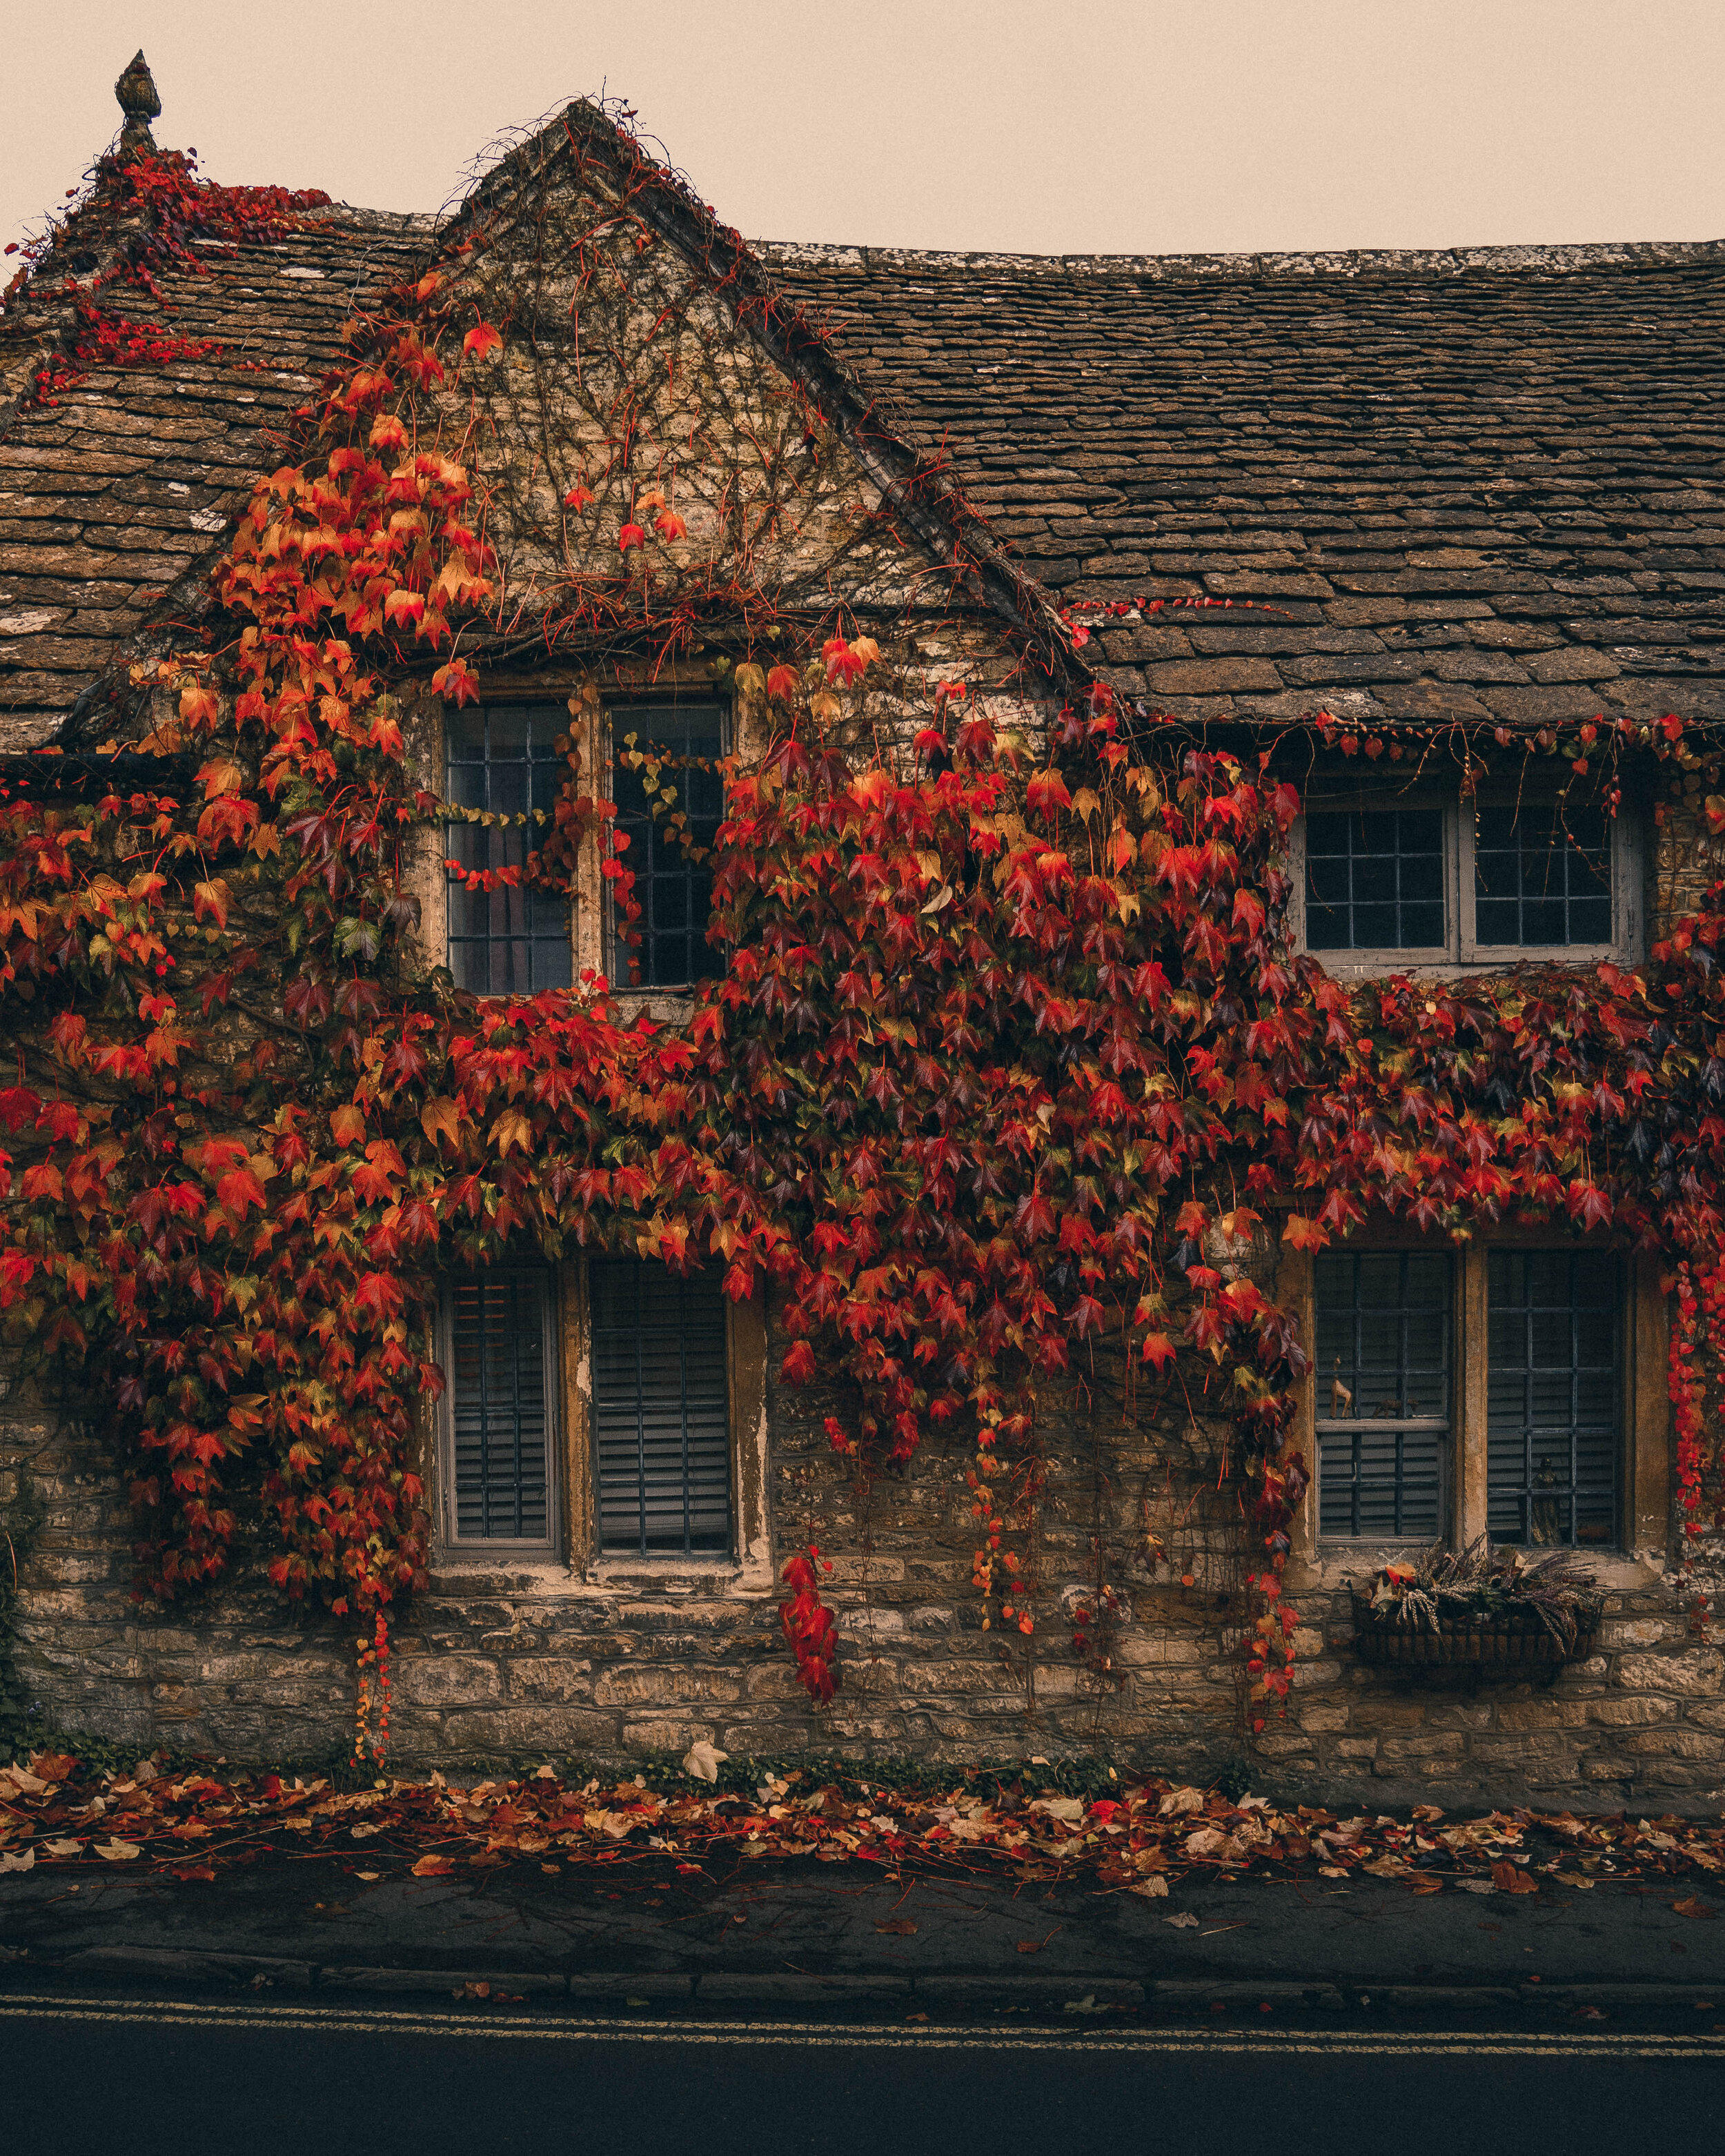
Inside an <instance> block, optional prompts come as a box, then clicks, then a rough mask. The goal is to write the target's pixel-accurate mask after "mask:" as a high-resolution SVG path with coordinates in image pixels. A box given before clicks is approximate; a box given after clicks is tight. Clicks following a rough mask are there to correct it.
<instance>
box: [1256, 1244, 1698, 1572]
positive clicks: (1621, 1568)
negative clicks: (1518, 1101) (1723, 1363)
mask: <svg viewBox="0 0 1725 2156" xmlns="http://www.w3.org/2000/svg"><path fill="white" fill-rule="evenodd" d="M1348 1240H1349V1242H1350V1243H1352V1244H1354V1245H1358V1246H1359V1247H1362V1248H1365V1249H1370V1250H1420V1249H1424V1250H1432V1249H1433V1248H1435V1247H1442V1245H1435V1243H1434V1241H1433V1239H1431V1238H1430V1237H1423V1238H1422V1237H1420V1236H1419V1235H1414V1234H1412V1233H1409V1231H1408V1230H1406V1229H1404V1228H1402V1227H1400V1226H1399V1224H1395V1223H1390V1222H1381V1221H1380V1222H1373V1223H1371V1224H1368V1225H1367V1226H1366V1227H1365V1228H1363V1229H1359V1230H1357V1231H1356V1233H1355V1235H1353V1236H1352V1237H1350V1238H1349V1239H1348ZM1569 1241H1570V1239H1568V1238H1566V1237H1564V1236H1563V1235H1562V1234H1561V1233H1560V1232H1554V1231H1553V1230H1552V1229H1543V1230H1541V1229H1514V1228H1506V1229H1497V1230H1494V1231H1492V1232H1491V1235H1489V1237H1487V1236H1486V1235H1481V1236H1478V1237H1476V1238H1474V1239H1471V1240H1469V1241H1467V1242H1465V1243H1455V1244H1450V1245H1448V1250H1449V1255H1450V1260H1451V1276H1450V1279H1451V1292H1452V1294H1453V1295H1454V1296H1455V1319H1454V1323H1453V1327H1452V1332H1451V1337H1452V1340H1453V1342H1454V1346H1453V1348H1452V1354H1453V1357H1454V1364H1453V1375H1452V1378H1451V1385H1450V1419H1451V1430H1452V1434H1451V1438H1450V1471H1449V1473H1448V1476H1447V1478H1446V1487H1447V1491H1448V1502H1447V1505H1446V1507H1445V1512H1446V1517H1445V1532H1444V1535H1443V1537H1442V1538H1443V1539H1444V1540H1445V1542H1446V1543H1449V1544H1450V1547H1452V1548H1466V1547H1467V1546H1468V1545H1469V1544H1470V1543H1473V1542H1475V1541H1476V1540H1477V1539H1478V1538H1479V1537H1481V1535H1483V1534H1484V1533H1485V1532H1486V1517H1487V1509H1486V1468H1487V1458H1488V1455H1487V1450H1486V1433H1487V1428H1488V1421H1489V1400H1488V1393H1487V1388H1488V1377H1489V1370H1488V1365H1487V1362H1486V1354H1487V1342H1488V1338H1489V1332H1488V1319H1487V1276H1488V1260H1489V1257H1490V1255H1491V1252H1492V1251H1493V1250H1553V1249H1563V1248H1566V1247H1568V1246H1569ZM1592 1247H1596V1248H1609V1249H1613V1250H1617V1251H1618V1252H1619V1255H1620V1263H1621V1266H1622V1291H1621V1292H1622V1301H1621V1305H1620V1311H1621V1315H1620V1324H1621V1327H1622V1331H1621V1333H1620V1341H1621V1355H1620V1381H1619V1382H1620V1393H1619V1399H1620V1409H1619V1426H1618V1453H1617V1528H1616V1539H1615V1543H1613V1544H1611V1545H1609V1546H1604V1545H1599V1546H1596V1545H1594V1544H1590V1543H1584V1544H1580V1545H1577V1546H1576V1547H1575V1549H1574V1554H1575V1555H1576V1556H1577V1557H1578V1558H1579V1559H1580V1560H1581V1561H1582V1562H1583V1563H1586V1564H1588V1565H1589V1566H1591V1567H1592V1568H1594V1570H1595V1572H1596V1573H1598V1574H1599V1578H1601V1580H1602V1582H1604V1584H1607V1585H1609V1586H1618V1587H1630V1586H1637V1585H1644V1584H1650V1583H1651V1582H1653V1581H1656V1580H1657V1579H1658V1578H1660V1577H1661V1576H1662V1574H1663V1573H1664V1569H1665V1564H1666V1554H1667V1550H1668V1546H1669V1541H1670V1536H1671V1409H1670V1400H1669V1397H1668V1394H1667V1391H1666V1352H1667V1347H1668V1342H1669V1312H1668V1307H1667V1301H1666V1296H1665V1295H1664V1293H1663V1291H1661V1286H1660V1270H1659V1265H1658V1263H1657V1261H1656V1260H1654V1259H1652V1258H1650V1257H1648V1256H1647V1255H1645V1254H1644V1253H1640V1252H1637V1251H1635V1250H1631V1249H1630V1248H1628V1247H1626V1246H1624V1245H1619V1244H1617V1243H1615V1242H1612V1243H1604V1242H1600V1243H1596V1244H1594V1245H1592ZM1316 1282H1317V1274H1316V1267H1315V1265H1314V1262H1313V1260H1312V1256H1311V1255H1308V1254H1307V1253H1304V1252H1298V1251H1295V1250H1292V1249H1291V1248H1290V1247H1288V1246H1287V1245H1284V1246H1283V1249H1282V1254H1281V1262H1280V1265H1279V1269H1278V1272H1277V1279H1276V1296H1277V1299H1278V1301H1281V1304H1282V1306H1283V1307H1284V1308H1285V1309H1290V1310H1292V1311H1294V1312H1296V1313H1297V1315H1298V1317H1299V1320H1300V1325H1301V1337H1303V1338H1304V1339H1305V1340H1306V1341H1307V1342H1315V1340H1316V1336H1317V1327H1316V1322H1315V1321H1316ZM1320 1382H1321V1373H1319V1372H1318V1370H1317V1368H1316V1362H1315V1358H1314V1363H1313V1367H1312V1368H1311V1369H1310V1370H1308V1371H1307V1374H1306V1376H1305V1378H1303V1379H1302V1380H1301V1386H1300V1390H1299V1398H1298V1401H1297V1404H1296V1413H1295V1418H1294V1423H1293V1427H1292V1430H1291V1440H1290V1441H1291V1445H1292V1446H1293V1449H1294V1450H1297V1451H1299V1452H1301V1453H1303V1454H1304V1455H1305V1457H1306V1460H1307V1463H1308V1465H1309V1466H1310V1468H1311V1471H1312V1480H1311V1483H1310V1486H1308V1488H1307V1492H1306V1495H1305V1496H1304V1497H1303V1499H1302V1500H1301V1505H1300V1508H1299V1511H1298V1513H1297V1514H1296V1518H1295V1521H1294V1526H1293V1533H1292V1543H1293V1553H1294V1557H1295V1559H1296V1567H1297V1570H1298V1573H1299V1575H1300V1576H1301V1577H1303V1578H1305V1579H1306V1581H1307V1584H1312V1580H1313V1578H1314V1577H1315V1578H1316V1580H1317V1584H1321V1585H1339V1584H1341V1583H1342V1581H1343V1579H1344V1578H1348V1577H1351V1576H1355V1575H1358V1573H1359V1572H1360V1570H1361V1568H1362V1567H1363V1565H1364V1566H1368V1567H1369V1566H1370V1565H1371V1564H1372V1563H1373V1561H1374V1553H1377V1552H1379V1551H1382V1552H1384V1553H1389V1554H1395V1553H1402V1554H1405V1553H1407V1552H1408V1551H1409V1550H1410V1549H1417V1548H1424V1547H1426V1546H1427V1537H1423V1536H1414V1537H1399V1538H1398V1537H1388V1536H1377V1537H1362V1538H1360V1539H1358V1540H1353V1539H1349V1538H1343V1537H1325V1536H1323V1535H1322V1534H1321V1533H1320V1531H1319V1510H1318V1482H1317V1464H1318V1450H1317V1392H1318V1386H1319V1383H1320ZM1528 1547H1529V1548H1535V1547H1538V1548H1543V1545H1538V1546H1535V1545H1529V1546H1528ZM1562 1547H1564V1548H1568V1547H1569V1546H1568V1545H1567V1544H1566V1545H1562Z"/></svg>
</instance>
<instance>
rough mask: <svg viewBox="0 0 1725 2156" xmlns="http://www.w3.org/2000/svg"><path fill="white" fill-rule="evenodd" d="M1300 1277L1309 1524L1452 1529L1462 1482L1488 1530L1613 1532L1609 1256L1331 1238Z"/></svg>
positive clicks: (1356, 1532)
mask: <svg viewBox="0 0 1725 2156" xmlns="http://www.w3.org/2000/svg"><path fill="white" fill-rule="evenodd" d="M1467 1268H1471V1270H1468V1271H1467V1277H1466V1283H1464V1280H1463V1273H1464V1270H1465V1269H1467ZM1312 1286H1313V1304H1314V1307H1313V1332H1314V1337H1315V1345H1316V1360H1317V1369H1316V1395H1315V1409H1316V1412H1315V1417H1314V1424H1315V1430H1314V1434H1315V1435H1316V1438H1317V1468H1318V1503H1317V1524H1318V1532H1319V1534H1320V1535H1321V1536H1322V1537H1326V1538H1335V1539H1338V1540H1348V1539H1364V1538H1393V1537H1405V1538H1409V1539H1420V1540H1425V1541H1435V1540H1436V1539H1438V1538H1439V1537H1440V1536H1442V1535H1445V1534H1455V1533H1457V1532H1460V1523H1459V1521H1458V1517H1457V1512H1458V1507H1457V1504H1456V1494H1457V1492H1458V1491H1460V1490H1461V1488H1462V1486H1464V1484H1466V1483H1471V1486H1474V1487H1475V1488H1476V1490H1477V1491H1478V1496H1479V1499H1480V1501H1481V1505H1482V1507H1483V1517H1482V1519H1478V1520H1476V1522H1475V1524H1476V1526H1477V1525H1480V1524H1483V1525H1484V1526H1485V1527H1486V1528H1487V1530H1488V1531H1489V1532H1490V1533H1491V1537H1492V1539H1493V1540H1494V1541H1496V1542H1501V1543H1521V1544H1525V1545H1527V1546H1528V1547H1529V1548H1576V1547H1581V1548H1586V1547H1594V1548H1603V1547H1606V1546H1609V1545H1612V1544H1614V1543H1615V1542H1616V1541H1617V1539H1618V1535H1619V1518H1620V1480H1621V1461H1622V1455H1623V1416H1624V1392H1625V1387H1624V1369H1623V1357H1624V1335H1625V1276H1624V1270H1623V1265H1622V1260H1620V1257H1619V1256H1618V1255H1616V1254H1615V1253H1614V1252H1611V1251H1605V1250H1581V1249H1576V1248H1573V1247H1572V1248H1569V1249H1564V1250H1530V1249H1507V1250H1486V1251H1483V1252H1476V1253H1469V1254H1467V1255H1465V1256H1463V1255H1452V1254H1450V1253H1448V1252H1445V1251H1434V1250H1430V1248H1429V1247H1427V1248H1425V1249H1421V1250H1383V1249H1379V1250H1369V1249H1368V1250H1332V1251H1327V1252H1325V1253H1324V1254H1323V1255H1322V1256H1321V1257H1319V1258H1318V1260H1317V1263H1316V1265H1315V1266H1314V1268H1313V1281H1312ZM1458 1409H1461V1412H1458Z"/></svg>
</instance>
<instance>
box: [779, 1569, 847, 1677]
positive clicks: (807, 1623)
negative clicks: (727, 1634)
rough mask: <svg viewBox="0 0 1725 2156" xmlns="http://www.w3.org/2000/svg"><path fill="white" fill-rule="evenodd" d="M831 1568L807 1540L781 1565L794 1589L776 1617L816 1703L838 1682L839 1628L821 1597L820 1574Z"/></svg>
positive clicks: (787, 1581)
mask: <svg viewBox="0 0 1725 2156" xmlns="http://www.w3.org/2000/svg"><path fill="white" fill-rule="evenodd" d="M832 1568H833V1567H832V1562H831V1560H830V1559H829V1558H823V1557H822V1555H821V1553H820V1550H819V1546H818V1545H817V1544H816V1543H810V1544H809V1548H808V1549H807V1551H806V1552H802V1553H798V1555H797V1556H795V1557H793V1558H792V1559H791V1561H790V1563H788V1565H787V1566H786V1567H785V1568H784V1581H785V1584H786V1586H787V1587H788V1588H790V1589H792V1590H793V1592H792V1594H791V1598H790V1599H789V1600H788V1602H782V1603H781V1604H779V1609H778V1621H779V1623H780V1625H782V1626H783V1630H784V1635H785V1637H786V1639H787V1640H789V1642H790V1647H791V1652H792V1654H793V1655H794V1656H795V1657H796V1662H797V1674H798V1676H799V1677H801V1678H802V1680H803V1684H804V1685H805V1686H807V1688H808V1691H809V1697H810V1698H811V1699H812V1700H813V1701H814V1703H815V1705H816V1706H817V1707H824V1706H825V1705H826V1704H827V1702H828V1701H829V1700H830V1699H831V1697H833V1694H834V1691H836V1690H837V1689H838V1684H839V1671H838V1644H839V1642H838V1630H837V1627H836V1625H834V1620H833V1613H832V1611H831V1610H830V1609H828V1608H827V1607H826V1605H825V1604H824V1603H823V1602H822V1600H821V1599H820V1574H821V1573H823V1572H830V1571H831V1570H832Z"/></svg>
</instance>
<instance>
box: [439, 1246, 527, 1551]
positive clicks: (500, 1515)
mask: <svg viewBox="0 0 1725 2156" xmlns="http://www.w3.org/2000/svg"><path fill="white" fill-rule="evenodd" d="M549 1293H550V1280H549V1276H547V1274H546V1273H544V1272H543V1271H534V1272H499V1271H490V1272H480V1273H475V1274H473V1275H471V1276H469V1277H468V1278H466V1279H463V1280H459V1281H456V1282H455V1283H454V1286H453V1287H452V1288H451V1290H450V1306H451V1307H450V1321H449V1329H450V1347H451V1356H450V1360H451V1363H452V1365H453V1367H452V1368H451V1370H450V1373H449V1392H450V1417H451V1421H452V1424H453V1428H454V1460H453V1463H452V1466H453V1481H454V1526H455V1537H456V1539H457V1541H459V1542H547V1541H549V1539H550V1523H551V1522H550V1504H549V1490H548V1483H549V1475H548V1468H549V1455H550V1441H549V1440H550V1428H549V1424H550V1393H549V1388H548V1386H547V1381H546V1356H545V1319H546V1309H547V1297H548V1296H549Z"/></svg>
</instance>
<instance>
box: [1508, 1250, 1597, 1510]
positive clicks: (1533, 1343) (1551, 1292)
mask: <svg viewBox="0 0 1725 2156" xmlns="http://www.w3.org/2000/svg"><path fill="white" fill-rule="evenodd" d="M1619 1304H1620V1272H1619V1269H1618V1262H1617V1260H1616V1259H1615V1257H1613V1256H1612V1255H1609V1253H1607V1252H1604V1251H1598V1250H1494V1251H1492V1252H1491V1256H1490V1259H1489V1261H1488V1268H1487V1306H1488V1313H1489V1331H1488V1339H1487V1349H1488V1353H1489V1355H1490V1358H1491V1368H1490V1373H1489V1380H1488V1383H1487V1387H1486V1394H1487V1399H1486V1524H1487V1526H1488V1527H1489V1528H1490V1530H1491V1535H1492V1537H1493V1538H1494V1539H1495V1540H1497V1541H1499V1542H1506V1543H1541V1544H1556V1545H1567V1544H1576V1543H1581V1544H1589V1543H1591V1544H1594V1545H1599V1544H1603V1543H1610V1542H1611V1541H1613V1540H1614V1539H1615V1535H1616V1532H1617V1455H1618V1429H1619V1422H1618V1418H1619V1412H1620V1389H1619V1366H1618V1352H1619V1350H1618V1333H1619V1314H1620V1312H1619Z"/></svg>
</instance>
